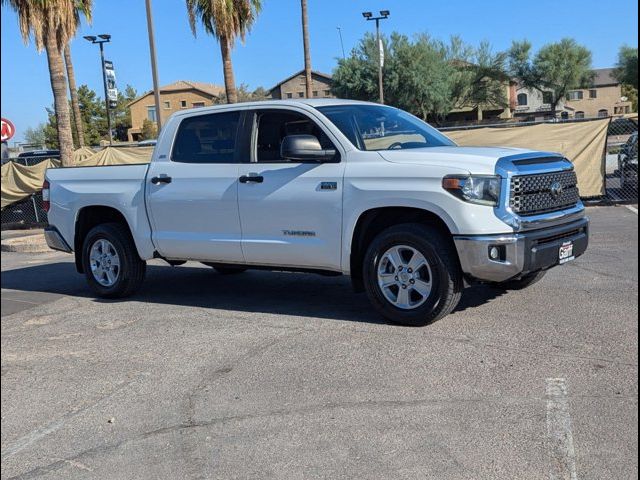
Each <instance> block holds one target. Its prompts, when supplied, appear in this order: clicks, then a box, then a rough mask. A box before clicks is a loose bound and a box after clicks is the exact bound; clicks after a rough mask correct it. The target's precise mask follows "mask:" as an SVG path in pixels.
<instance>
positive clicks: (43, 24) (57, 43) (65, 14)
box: [2, 0, 92, 165]
mask: <svg viewBox="0 0 640 480" xmlns="http://www.w3.org/2000/svg"><path fill="white" fill-rule="evenodd" d="M5 4H7V5H9V6H10V7H11V8H12V9H13V10H14V11H15V12H16V14H17V16H18V24H19V26H20V33H21V35H22V38H23V40H24V42H25V43H27V42H28V41H29V39H30V38H33V42H34V43H35V46H36V49H37V50H38V51H42V50H45V51H46V54H47V62H48V65H49V80H50V83H51V91H52V93H53V99H54V106H55V116H56V125H57V130H58V135H57V136H58V140H57V144H58V145H59V148H60V159H61V162H62V164H63V165H72V164H73V134H72V129H71V113H70V110H69V103H68V101H67V78H66V75H65V67H64V61H63V58H62V57H63V56H62V52H63V50H64V48H65V46H66V45H67V44H68V43H69V40H70V39H71V38H73V36H74V35H75V34H76V31H77V29H78V26H79V24H80V15H81V14H84V16H85V17H86V18H87V19H89V20H90V19H91V8H92V0H2V5H5Z"/></svg>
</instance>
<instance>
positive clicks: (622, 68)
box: [614, 45, 638, 90]
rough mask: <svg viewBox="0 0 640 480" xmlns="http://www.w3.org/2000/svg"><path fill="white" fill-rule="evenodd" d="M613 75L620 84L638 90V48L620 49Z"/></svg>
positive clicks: (624, 46) (624, 47) (623, 47)
mask: <svg viewBox="0 0 640 480" xmlns="http://www.w3.org/2000/svg"><path fill="white" fill-rule="evenodd" d="M614 75H615V77H616V79H617V80H618V81H619V82H620V83H624V84H627V85H631V86H632V87H633V88H635V89H636V90H637V89H638V47H628V46H627V45H623V46H622V47H620V51H619V52H618V63H616V68H615V71H614Z"/></svg>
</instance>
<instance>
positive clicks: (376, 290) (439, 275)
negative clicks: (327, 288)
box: [364, 224, 463, 326]
mask: <svg viewBox="0 0 640 480" xmlns="http://www.w3.org/2000/svg"><path fill="white" fill-rule="evenodd" d="M364 281H365V282H364V283H365V289H366V291H367V295H368V297H369V299H370V301H371V303H372V304H373V306H374V307H375V308H376V309H377V310H378V311H379V312H380V313H381V314H382V316H384V317H385V318H387V319H388V320H390V321H392V322H395V323H399V324H403V325H412V326H421V325H426V324H428V323H430V322H433V321H435V320H438V319H440V318H442V317H444V316H446V315H448V314H449V313H450V312H451V311H453V309H454V308H455V307H456V305H457V304H458V302H459V301H460V296H461V293H462V288H463V284H462V272H461V270H460V266H459V264H458V260H457V257H456V254H455V251H454V249H453V246H452V244H451V242H450V241H449V240H448V239H447V238H446V236H445V235H443V234H442V233H440V232H439V231H438V230H436V229H434V228H430V227H427V226H424V225H420V224H402V225H397V226H394V227H390V228H388V229H387V230H384V231H383V232H382V233H380V234H379V235H378V236H377V237H376V238H375V239H374V240H373V242H372V243H371V245H370V246H369V248H368V250H367V253H366V255H365V260H364Z"/></svg>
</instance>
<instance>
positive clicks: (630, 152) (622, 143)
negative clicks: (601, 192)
mask: <svg viewBox="0 0 640 480" xmlns="http://www.w3.org/2000/svg"><path fill="white" fill-rule="evenodd" d="M604 171H605V185H604V188H605V199H606V200H607V201H609V202H612V203H637V202H638V123H637V122H634V121H632V120H629V119H626V118H620V119H615V120H613V121H612V122H611V123H610V124H609V131H608V135H607V149H606V154H605V158H604Z"/></svg>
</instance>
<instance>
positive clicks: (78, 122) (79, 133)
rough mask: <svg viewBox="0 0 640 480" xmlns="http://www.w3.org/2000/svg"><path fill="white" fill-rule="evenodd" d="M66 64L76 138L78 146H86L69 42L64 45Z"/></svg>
mask: <svg viewBox="0 0 640 480" xmlns="http://www.w3.org/2000/svg"><path fill="white" fill-rule="evenodd" d="M64 64H65V66H66V67H67V78H68V80H69V93H70V94H71V110H72V111H73V123H74V125H75V127H76V138H77V139H78V147H84V127H83V126H82V116H81V115H80V103H79V102H78V89H77V87H76V76H75V74H74V73H73V63H72V62H71V46H70V45H69V44H67V45H66V46H65V47H64Z"/></svg>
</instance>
